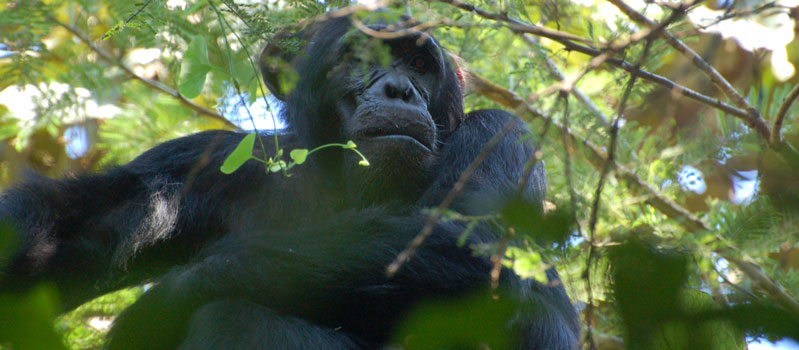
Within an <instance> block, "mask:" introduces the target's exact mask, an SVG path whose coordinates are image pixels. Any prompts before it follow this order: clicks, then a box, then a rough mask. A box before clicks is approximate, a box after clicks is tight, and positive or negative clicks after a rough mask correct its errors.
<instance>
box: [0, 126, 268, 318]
mask: <svg viewBox="0 0 799 350" xmlns="http://www.w3.org/2000/svg"><path fill="white" fill-rule="evenodd" d="M243 136H244V135H243V134H238V133H233V132H223V131H216V132H206V133H200V134H196V135H192V136H188V137H184V138H180V139H177V140H173V141H170V142H167V143H164V144H162V145H160V146H158V147H155V148H154V149H152V150H150V151H148V152H146V153H144V154H142V155H141V156H140V157H138V158H137V159H135V160H134V161H132V162H131V163H129V164H127V165H125V166H121V167H117V168H114V169H112V170H110V171H108V172H107V173H104V174H99V175H87V176H80V177H77V178H72V179H66V180H51V179H47V178H43V177H37V178H35V179H30V180H28V181H25V182H23V183H22V184H19V185H17V186H15V187H13V188H12V189H11V190H9V191H8V192H6V193H4V194H2V196H0V221H2V222H4V223H5V224H6V225H5V227H6V228H10V229H11V231H15V232H16V237H17V238H18V240H17V242H16V243H17V245H16V253H15V254H13V255H11V256H10V257H9V258H10V260H9V261H7V262H5V263H4V264H3V265H2V266H4V267H3V270H2V272H0V289H5V290H8V289H12V288H26V287H28V286H29V285H31V284H33V283H36V282H38V281H40V280H51V281H54V282H55V283H56V285H57V286H58V288H59V289H60V291H61V294H62V298H63V301H64V305H65V307H66V308H67V309H69V308H72V307H75V306H77V305H80V304H81V303H83V302H85V301H87V300H89V299H90V298H92V297H95V296H97V295H101V294H103V293H105V292H108V291H111V290H114V289H117V288H120V287H124V286H127V285H132V284H136V283H139V282H141V281H142V280H145V279H147V278H151V277H153V276H157V275H159V274H161V273H163V272H165V271H166V270H167V269H168V268H169V267H171V266H174V265H176V264H179V263H183V262H185V261H186V260H187V258H188V257H190V256H192V255H193V254H194V253H196V252H197V251H198V250H199V249H200V248H201V247H202V246H203V245H204V244H205V243H206V242H207V241H208V240H209V239H211V238H214V237H216V236H217V235H220V234H222V233H224V232H225V228H224V227H222V226H223V225H224V224H225V218H226V216H227V214H228V213H229V212H230V210H235V209H234V206H233V205H231V203H233V202H234V201H237V200H240V198H238V197H241V196H242V194H246V193H251V192H252V191H248V189H247V188H248V187H250V186H258V183H259V181H263V180H262V179H263V178H264V176H263V170H262V169H263V167H260V169H261V170H260V171H259V170H258V166H257V164H251V165H252V166H251V167H249V168H248V167H246V166H245V167H244V168H243V169H241V171H239V172H236V173H235V174H234V175H231V176H224V175H223V174H222V173H220V172H219V170H218V169H219V165H220V164H221V160H222V159H224V157H225V156H226V155H227V154H229V153H230V151H231V149H232V147H235V145H236V144H237V143H238V140H240V139H241V138H242V137H243ZM265 139H266V138H265ZM251 163H254V162H251Z"/></svg>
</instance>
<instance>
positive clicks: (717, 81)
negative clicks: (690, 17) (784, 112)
mask: <svg viewBox="0 0 799 350" xmlns="http://www.w3.org/2000/svg"><path fill="white" fill-rule="evenodd" d="M608 2H610V3H611V4H613V5H614V6H616V7H617V8H619V10H621V12H623V13H624V14H625V15H627V17H629V18H630V19H632V20H633V21H635V22H638V23H641V24H644V25H645V26H647V28H649V29H652V28H655V27H656V26H657V23H655V22H653V21H652V20H650V19H649V18H646V16H644V15H642V14H641V13H640V12H638V11H636V10H635V9H633V8H632V7H630V6H629V5H627V4H626V3H625V2H624V1H622V0H608ZM691 5H693V3H691V4H690V5H688V6H681V8H683V9H685V8H687V7H690V6H691ZM659 33H660V36H661V37H663V39H665V40H666V42H667V43H669V45H671V46H672V47H673V48H674V49H675V50H677V51H679V52H681V53H682V54H683V55H685V56H687V57H688V58H689V59H690V60H691V62H692V63H693V64H694V66H696V67H697V68H699V70H700V71H702V72H704V73H705V74H707V76H708V77H709V78H710V81H711V82H713V84H714V85H716V87H718V88H719V89H720V90H721V91H722V92H724V94H725V95H727V97H729V98H730V99H731V100H732V101H733V103H735V105H736V106H738V107H740V108H743V109H745V110H746V111H747V112H748V113H747V115H746V117H745V120H746V122H747V123H749V125H750V126H751V127H752V128H753V129H755V131H757V133H758V134H760V136H761V137H763V139H765V140H767V141H768V142H770V140H771V129H770V128H769V126H768V124H766V122H765V121H764V120H763V118H762V117H761V116H760V111H758V110H757V109H756V108H754V107H752V106H751V105H749V103H748V102H747V101H746V99H745V98H744V97H743V96H741V94H739V93H738V91H737V90H735V88H734V87H732V85H731V84H730V83H729V82H728V81H727V79H724V77H722V76H721V74H720V73H719V72H718V71H717V70H716V69H715V68H713V66H712V65H710V63H707V61H705V60H704V59H702V57H701V56H699V54H697V53H696V52H695V51H694V50H692V49H691V48H690V47H688V45H685V43H683V42H682V41H681V40H680V39H677V37H675V36H674V35H672V34H671V33H669V31H668V30H665V29H664V30H661V31H659Z"/></svg>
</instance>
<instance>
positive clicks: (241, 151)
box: [219, 133, 255, 174]
mask: <svg viewBox="0 0 799 350" xmlns="http://www.w3.org/2000/svg"><path fill="white" fill-rule="evenodd" d="M254 145H255V133H252V134H249V135H247V136H244V138H243V139H241V141H240V142H239V144H238V146H236V148H235V149H234V150H233V152H231V153H230V155H229V156H227V158H225V162H224V163H222V166H221V167H219V170H221V171H222V172H223V173H225V174H232V173H233V172H234V171H236V169H238V168H239V167H241V166H242V165H244V163H245V162H246V161H248V160H249V159H250V158H252V147H253V146H254Z"/></svg>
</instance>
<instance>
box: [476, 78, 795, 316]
mask: <svg viewBox="0 0 799 350" xmlns="http://www.w3.org/2000/svg"><path fill="white" fill-rule="evenodd" d="M467 73H468V75H469V79H470V82H471V83H472V84H473V85H472V87H473V89H474V92H475V93H478V94H480V95H483V96H485V97H486V98H489V99H491V100H492V101H494V102H497V103H499V104H501V105H503V106H505V107H507V108H510V109H512V110H514V111H516V112H517V113H518V114H520V115H523V116H528V117H530V116H532V117H534V118H547V117H545V116H543V115H542V114H541V113H540V112H539V111H537V110H536V109H535V108H533V107H532V106H530V105H529V104H528V103H527V102H525V101H524V100H523V99H522V98H520V97H519V96H518V95H517V94H516V93H514V92H512V91H510V90H507V89H505V88H503V87H501V86H499V85H496V84H494V83H492V82H490V81H488V80H486V79H485V78H483V77H481V76H479V75H477V74H475V73H473V72H467ZM550 122H551V123H552V124H553V125H555V126H556V127H557V128H558V129H560V130H561V132H563V133H564V134H565V135H568V137H569V138H570V139H571V142H572V143H582V144H583V145H584V146H585V149H586V150H587V151H588V152H589V157H588V158H587V159H588V161H589V163H591V165H593V166H594V167H596V168H597V169H601V167H602V166H603V165H604V164H605V162H608V156H607V155H606V154H605V152H604V151H602V150H601V149H600V148H599V147H597V146H596V145H594V144H593V143H591V142H590V141H588V140H586V139H584V138H582V137H580V136H578V135H577V134H575V133H573V132H572V131H571V130H569V129H567V128H564V127H563V126H562V125H560V124H558V123H557V122H554V121H550ZM608 164H610V166H611V167H612V169H613V170H614V172H615V174H616V177H617V178H619V179H621V180H624V183H625V184H626V185H627V186H628V188H629V189H630V191H632V192H633V194H636V195H644V196H646V197H647V199H646V204H648V205H650V206H652V207H653V208H655V209H657V210H658V211H660V212H661V213H663V214H665V215H666V216H668V217H669V218H671V219H672V220H675V221H677V222H678V223H680V224H681V225H682V226H683V227H684V228H685V229H686V230H687V231H689V232H701V231H710V227H709V226H707V224H705V223H704V222H703V221H701V220H699V219H698V218H697V217H696V216H694V215H693V214H691V212H689V211H688V210H686V209H685V208H683V207H682V206H680V205H679V204H677V203H675V202H674V201H672V200H671V199H669V198H667V197H666V196H663V195H662V194H660V192H658V191H657V190H656V189H654V188H652V186H650V185H649V184H647V183H646V182H645V181H643V180H641V178H639V177H638V175H636V174H635V173H634V172H633V171H632V170H630V169H627V168H626V167H624V166H622V165H621V164H619V163H618V162H616V161H615V160H613V161H610V162H608ZM716 251H717V252H718V253H719V255H721V256H722V257H723V258H725V259H727V260H728V261H730V262H731V263H733V264H734V265H735V266H736V267H738V268H739V269H740V270H741V271H742V272H743V273H744V274H746V275H747V276H748V277H749V278H750V279H751V280H752V281H753V282H754V283H756V284H757V285H758V286H760V287H761V288H763V290H765V291H767V293H769V295H770V296H771V297H772V298H773V299H774V300H776V301H777V302H778V303H779V304H780V305H782V306H783V307H784V308H786V310H790V311H791V312H793V313H794V314H796V315H799V301H797V299H796V297H794V296H792V295H791V294H790V293H789V292H788V291H787V290H786V289H785V288H784V287H783V286H782V285H780V284H779V282H777V281H774V280H773V279H771V278H770V277H769V276H767V275H766V274H764V273H763V272H762V270H761V269H760V268H759V267H757V266H756V265H754V264H753V263H751V262H745V261H742V260H740V259H737V258H735V257H734V256H733V254H732V253H731V250H730V249H728V248H721V249H717V250H716Z"/></svg>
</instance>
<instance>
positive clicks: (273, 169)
mask: <svg viewBox="0 0 799 350" xmlns="http://www.w3.org/2000/svg"><path fill="white" fill-rule="evenodd" d="M285 167H286V162H284V161H282V160H278V161H277V162H275V163H273V164H272V165H271V166H270V167H269V171H271V172H273V173H276V172H279V171H281V170H283V168H285Z"/></svg>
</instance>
